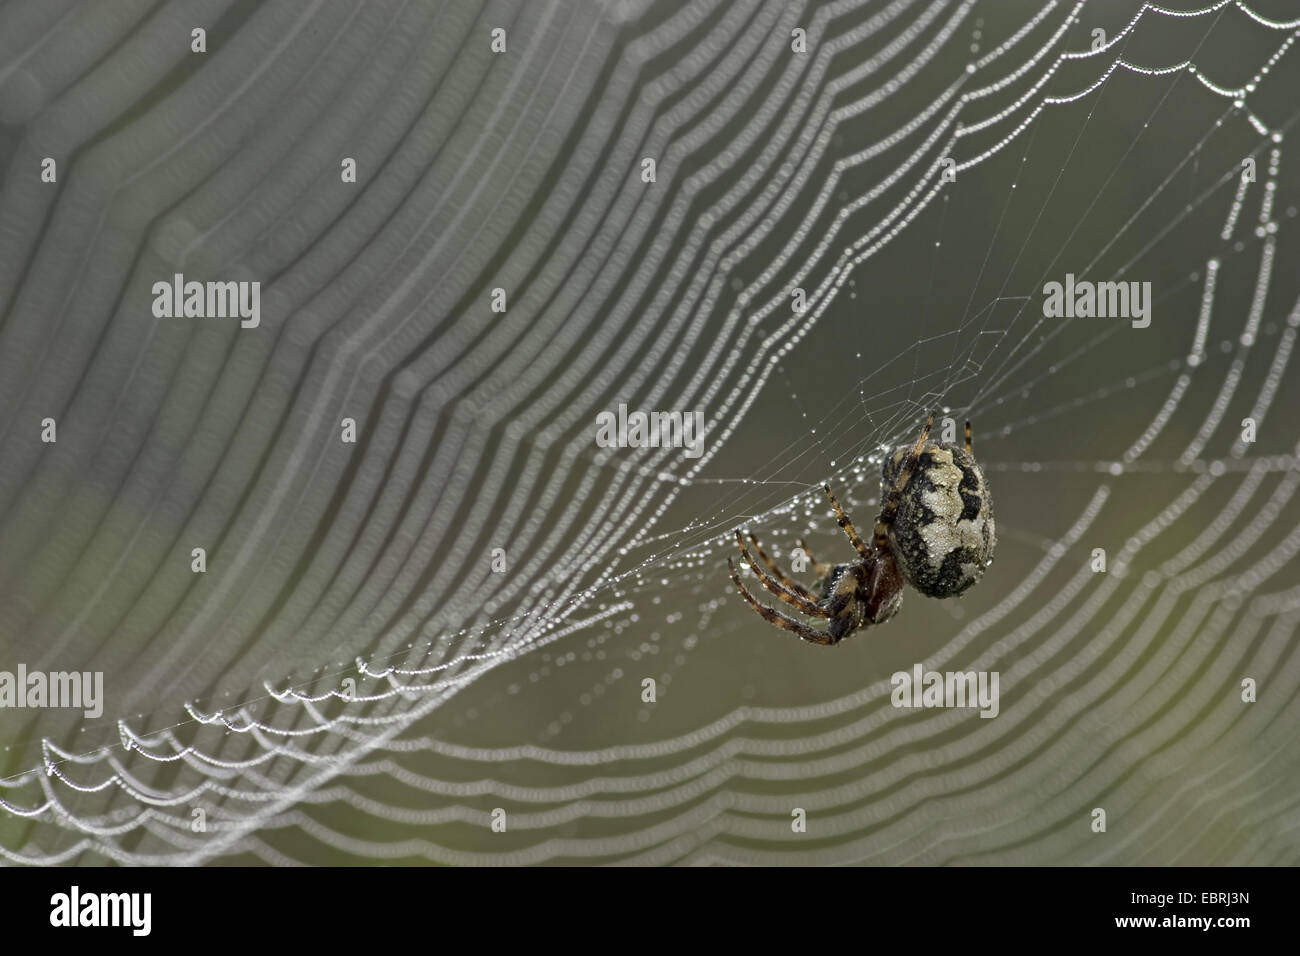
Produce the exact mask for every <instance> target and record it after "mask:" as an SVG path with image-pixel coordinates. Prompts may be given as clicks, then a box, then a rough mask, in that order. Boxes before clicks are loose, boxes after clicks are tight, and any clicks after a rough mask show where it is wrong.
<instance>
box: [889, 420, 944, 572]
mask: <svg viewBox="0 0 1300 956" xmlns="http://www.w3.org/2000/svg"><path fill="white" fill-rule="evenodd" d="M933 425H934V412H931V413H930V414H929V416H928V417H927V418H926V419H925V427H924V428H922V429H921V435H920V437H919V438H917V439H916V444H915V445H913V446H912V450H911V451H910V452H908V453H907V457H906V458H905V459H903V465H902V467H901V468H899V469H898V474H897V475H896V476H895V477H894V484H893V485H892V486H891V487H890V489H889V493H888V494H887V495H885V500H884V502H883V504H882V506H881V508H880V517H879V518H877V519H876V547H884V544H885V542H886V540H887V538H888V528H889V523H890V522H891V521H893V520H894V513H895V512H896V511H898V506H899V505H900V504H901V503H902V501H903V490H904V489H905V488H907V483H908V482H909V481H911V480H912V472H914V471H916V464H917V462H919V461H920V460H921V451H922V450H923V449H924V448H925V442H926V439H927V438H929V437H930V429H931V427H933Z"/></svg>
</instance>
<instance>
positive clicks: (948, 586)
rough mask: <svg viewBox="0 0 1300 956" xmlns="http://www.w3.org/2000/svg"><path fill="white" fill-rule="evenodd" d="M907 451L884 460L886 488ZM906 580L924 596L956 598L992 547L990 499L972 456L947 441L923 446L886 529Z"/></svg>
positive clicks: (971, 581) (985, 561)
mask: <svg viewBox="0 0 1300 956" xmlns="http://www.w3.org/2000/svg"><path fill="white" fill-rule="evenodd" d="M909 450H910V449H907V448H900V449H898V450H897V451H896V452H895V453H894V455H893V456H892V457H891V458H890V459H888V460H887V461H886V462H885V467H884V481H885V486H886V487H888V486H889V485H890V484H891V483H892V482H893V480H894V478H895V476H896V475H897V474H898V471H899V469H900V468H901V467H902V464H903V461H904V459H905V458H906V457H907V454H908V452H909ZM888 535H889V543H890V545H891V547H892V548H893V550H894V553H895V556H896V557H897V560H898V565H899V569H900V570H901V571H902V573H903V576H904V577H905V578H906V579H907V582H908V583H909V584H911V585H912V587H914V588H916V590H918V591H920V592H921V593H922V594H925V595H928V596H929V597H936V598H945V597H953V596H954V595H958V594H961V593H962V592H963V591H965V590H966V589H967V588H969V587H971V585H973V584H975V583H976V582H978V581H979V579H980V578H981V577H982V576H983V574H984V569H985V568H987V567H988V565H989V564H990V563H992V560H993V549H994V547H995V546H996V544H997V536H996V533H995V528H994V522H993V499H992V498H991V497H990V495H989V490H988V485H987V484H986V483H985V481H984V474H983V472H981V471H980V467H979V465H977V464H976V463H975V457H974V456H973V455H971V454H970V453H969V452H967V451H966V450H965V449H963V448H958V447H956V446H954V445H949V444H946V443H940V444H935V443H931V444H927V445H926V446H925V448H924V449H923V450H922V452H921V455H920V457H919V459H918V460H917V464H916V470H915V471H914V472H913V473H912V477H911V479H910V480H909V481H908V483H907V487H906V488H905V489H904V490H903V493H902V499H901V501H900V502H899V505H898V510H897V512H896V513H895V514H894V517H893V520H892V521H891V522H890V523H889V527H888Z"/></svg>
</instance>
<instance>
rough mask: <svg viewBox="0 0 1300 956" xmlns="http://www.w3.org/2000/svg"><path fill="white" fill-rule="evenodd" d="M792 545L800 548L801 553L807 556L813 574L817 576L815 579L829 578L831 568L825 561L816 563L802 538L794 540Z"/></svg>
mask: <svg viewBox="0 0 1300 956" xmlns="http://www.w3.org/2000/svg"><path fill="white" fill-rule="evenodd" d="M794 543H795V544H796V545H798V546H799V547H800V548H802V549H803V553H804V554H805V555H807V557H808V563H809V564H810V565H812V569H813V574H815V575H817V577H819V578H827V577H830V574H831V566H830V565H829V564H827V563H826V562H825V561H818V560H817V559H816V558H814V557H813V553H812V551H810V550H809V549H808V545H807V544H805V543H804V540H803V538H795V539H794Z"/></svg>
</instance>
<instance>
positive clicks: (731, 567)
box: [727, 558, 835, 645]
mask: <svg viewBox="0 0 1300 956" xmlns="http://www.w3.org/2000/svg"><path fill="white" fill-rule="evenodd" d="M727 570H728V571H729V572H730V573H731V581H732V583H733V584H735V585H736V590H738V591H739V592H740V596H741V597H743V598H744V599H745V600H746V601H747V602H749V606H750V607H752V608H753V609H754V610H755V611H757V612H758V613H759V615H761V616H762V618H763V620H765V621H767V622H768V623H769V624H775V625H776V626H777V627H783V628H785V629H786V630H787V631H793V632H794V633H796V634H798V635H799V636H800V637H802V638H803V639H804V640H805V641H807V642H808V643H810V644H822V645H828V644H834V643H835V638H833V637H831V636H830V635H829V634H827V633H826V632H825V631H819V630H817V629H816V628H814V627H809V626H808V625H807V624H804V623H803V622H802V621H796V620H795V619H794V618H792V617H786V616H785V615H784V614H782V613H781V612H780V611H774V610H772V609H771V608H770V607H767V606H766V605H764V604H762V603H761V602H760V601H759V600H758V598H756V597H754V595H752V594H750V593H749V591H747V590H746V589H745V585H743V584H741V583H740V577H739V575H737V574H736V565H735V564H734V563H732V560H731V558H727Z"/></svg>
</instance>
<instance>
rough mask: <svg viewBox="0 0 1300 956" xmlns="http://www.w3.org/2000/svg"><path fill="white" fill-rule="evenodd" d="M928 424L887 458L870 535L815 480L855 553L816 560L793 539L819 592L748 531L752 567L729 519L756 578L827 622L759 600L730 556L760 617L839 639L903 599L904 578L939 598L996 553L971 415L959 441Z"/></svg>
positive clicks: (813, 636) (959, 587) (809, 637)
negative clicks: (818, 623) (837, 560)
mask: <svg viewBox="0 0 1300 956" xmlns="http://www.w3.org/2000/svg"><path fill="white" fill-rule="evenodd" d="M933 424H934V414H933V413H931V414H930V416H929V418H927V419H926V422H925V427H924V428H923V429H921V435H920V437H919V438H917V440H916V443H915V444H914V445H912V446H911V447H910V448H909V447H908V446H906V445H904V446H902V447H900V448H897V449H895V451H894V454H893V455H892V456H890V457H889V458H888V459H886V460H885V463H884V467H883V469H882V475H881V508H880V514H879V515H878V516H877V518H876V527H875V533H874V535H873V538H872V541H871V544H870V545H868V544H866V543H865V542H864V541H863V540H862V539H861V538H860V537H859V536H858V532H857V529H856V528H854V527H853V522H852V521H851V520H849V516H848V515H847V514H845V513H844V509H843V508H841V507H840V503H839V501H838V500H837V499H836V497H835V494H834V492H832V491H831V488H830V485H822V490H823V491H825V492H826V497H827V498H829V499H830V503H831V508H832V509H833V510H834V511H835V518H836V520H837V521H838V522H839V526H840V528H841V529H843V531H844V533H845V535H847V536H848V539H849V542H850V543H851V544H852V545H853V547H854V549H856V550H857V552H858V556H859V560H857V561H854V562H852V563H851V564H836V565H830V564H827V563H825V562H822V561H818V560H817V559H816V558H814V557H813V556H812V553H811V552H810V551H809V550H808V547H807V545H805V544H804V542H803V539H802V538H800V539H798V541H797V543H798V545H799V547H800V548H802V549H803V552H804V554H805V555H807V557H808V559H809V561H810V562H812V568H813V571H814V572H815V573H816V574H817V576H818V578H819V581H818V584H817V587H818V593H817V594H816V595H814V593H813V592H812V591H810V590H808V589H807V588H805V587H803V585H801V584H799V583H797V582H796V581H793V580H791V579H790V577H789V576H788V575H786V573H785V572H784V571H782V570H781V569H780V568H779V567H778V566H777V564H776V562H775V561H773V560H772V559H771V558H770V557H768V555H767V553H766V552H765V551H764V550H763V547H762V545H760V544H759V543H758V539H757V538H756V537H754V535H752V534H751V535H750V536H749V540H750V543H751V544H752V545H753V550H754V552H756V553H757V554H758V557H759V559H760V560H761V561H762V562H763V564H764V565H766V566H767V570H766V571H765V570H764V569H763V568H761V567H759V565H758V562H757V561H755V560H754V557H753V555H752V554H751V553H750V549H749V548H748V547H747V546H746V545H745V541H744V539H743V538H742V537H741V534H740V529H739V528H737V529H736V532H735V534H736V544H737V545H738V546H739V548H740V553H741V555H742V556H743V557H744V559H745V561H746V562H748V564H749V566H750V568H751V569H752V570H753V572H754V574H756V575H757V576H758V580H759V582H760V583H761V584H762V585H763V587H765V588H767V590H769V591H771V592H772V593H773V594H775V595H776V596H777V597H778V598H780V599H781V600H782V601H784V602H785V603H787V604H789V605H792V606H793V607H795V608H797V609H798V610H800V611H802V612H803V613H804V614H806V615H808V616H809V617H814V618H820V619H822V620H824V621H825V622H826V629H825V630H819V629H818V628H815V627H810V626H809V625H807V624H805V623H803V622H802V621H799V620H796V619H795V618H793V617H790V616H788V615H786V614H782V613H781V612H779V611H776V610H774V609H772V608H770V607H767V606H766V605H764V604H762V603H761V602H759V600H758V599H757V598H755V597H754V595H752V594H750V593H749V591H748V590H747V589H746V588H745V586H744V585H743V584H741V583H740V577H739V575H737V574H736V566H735V564H734V563H733V562H732V560H731V558H727V568H728V570H729V571H730V572H731V580H732V581H733V582H734V583H735V585H736V588H737V589H738V590H739V591H740V596H741V597H743V598H744V599H745V600H746V601H747V602H748V603H749V605H750V606H751V607H753V609H754V610H755V611H757V612H758V613H759V614H760V615H762V617H763V620H765V621H767V622H768V623H770V624H775V625H777V626H778V627H783V628H785V629H786V630H788V631H793V632H794V633H795V634H798V635H799V636H800V637H801V638H803V639H804V640H805V641H809V642H811V643H813V644H825V645H830V644H838V643H839V642H840V641H842V640H844V638H846V637H848V636H849V635H850V634H852V633H853V632H855V631H857V630H859V629H861V628H863V627H866V626H868V625H871V624H883V623H885V622H886V621H888V620H889V619H890V618H891V617H893V616H894V615H895V614H897V613H898V609H899V608H900V607H901V606H902V603H903V582H904V581H906V582H907V583H908V584H910V585H912V587H914V588H916V590H918V591H920V592H921V593H922V594H925V595H928V596H929V597H936V598H944V597H952V596H953V595H957V594H961V593H962V592H963V591H965V590H966V589H967V588H969V587H970V586H971V585H973V584H975V583H976V582H977V581H979V579H980V578H981V577H982V576H983V574H984V570H985V568H987V567H988V566H989V565H990V564H992V563H993V548H994V547H995V545H996V544H997V538H996V536H995V534H994V527H993V499H992V498H991V497H990V495H989V489H988V486H987V485H986V484H985V482H984V474H983V472H981V471H980V467H979V465H978V464H976V462H975V454H974V452H973V450H972V447H971V429H970V422H967V423H966V446H965V448H964V449H962V448H959V447H957V446H956V445H951V444H948V443H946V442H931V441H928V439H929V437H930V428H931V426H932V425H933ZM769 572H770V573H769Z"/></svg>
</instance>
